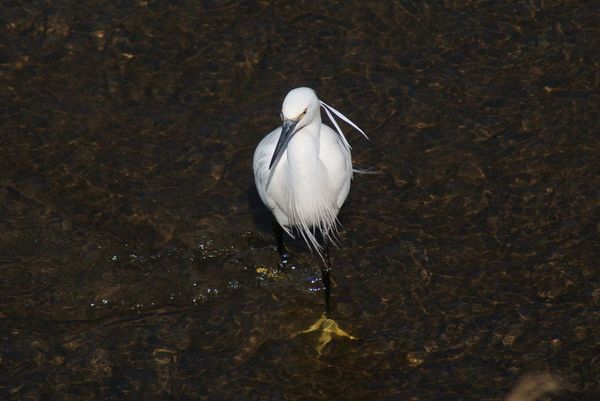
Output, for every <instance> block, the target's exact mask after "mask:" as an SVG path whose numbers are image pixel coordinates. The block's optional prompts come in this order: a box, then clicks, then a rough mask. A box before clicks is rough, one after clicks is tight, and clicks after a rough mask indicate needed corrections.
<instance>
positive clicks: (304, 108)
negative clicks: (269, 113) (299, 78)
mask: <svg viewBox="0 0 600 401" xmlns="http://www.w3.org/2000/svg"><path fill="white" fill-rule="evenodd" d="M319 107H320V105H319V99H318V98H317V94H316V93H315V91H314V90H312V89H310V88H296V89H292V90H291V91H290V92H289V93H288V94H287V96H286V97H285V99H284V100H283V106H282V107H281V120H282V121H283V122H284V123H285V122H286V121H292V122H295V123H296V125H297V126H298V129H299V128H300V127H302V126H303V125H306V124H308V123H309V122H311V121H312V120H313V118H314V116H315V114H316V113H319V112H320V111H319Z"/></svg>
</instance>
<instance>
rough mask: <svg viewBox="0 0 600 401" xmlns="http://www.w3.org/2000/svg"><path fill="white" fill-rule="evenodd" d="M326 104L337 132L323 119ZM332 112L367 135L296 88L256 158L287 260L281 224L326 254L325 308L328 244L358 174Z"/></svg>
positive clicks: (259, 182)
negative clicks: (353, 179) (279, 124)
mask: <svg viewBox="0 0 600 401" xmlns="http://www.w3.org/2000/svg"><path fill="white" fill-rule="evenodd" d="M321 107H323V109H324V110H325V112H326V113H327V115H328V116H329V118H330V119H331V121H332V122H333V125H334V126H335V128H336V131H334V130H333V129H331V128H330V127H329V126H327V125H325V124H323V123H322V122H321V113H320V109H321ZM331 113H334V114H335V115H336V116H338V117H339V118H341V119H342V120H344V121H346V122H347V123H349V124H350V125H352V126H353V127H354V128H356V129H357V130H358V131H360V132H361V133H362V134H363V135H364V136H365V137H367V136H366V134H365V133H364V132H363V131H362V130H361V129H360V128H358V127H357V126H356V125H355V124H354V123H352V122H351V121H350V120H349V119H348V118H346V117H345V116H344V115H342V114H341V113H340V112H339V111H337V110H335V109H334V108H332V107H331V106H328V105H327V104H325V103H324V102H322V101H319V99H318V98H317V95H316V94H315V92H314V91H313V90H312V89H310V88H296V89H293V90H291V91H290V92H289V93H288V94H287V96H286V97H285V100H284V101H283V106H282V109H281V120H282V122H283V124H282V126H281V127H279V128H276V129H275V130H273V131H272V132H271V133H269V134H268V135H267V136H266V137H264V138H263V140H262V141H261V142H260V143H259V144H258V146H257V148H256V151H255V152H254V161H253V169H254V180H255V183H256V189H257V190H258V194H259V195H260V198H261V199H262V201H263V203H264V204H265V205H266V206H267V207H268V208H269V209H270V210H271V212H272V213H273V215H274V216H275V219H276V221H277V223H278V224H274V228H275V234H276V238H277V249H278V251H279V255H280V257H281V259H282V263H283V264H284V265H285V264H286V263H287V253H286V251H285V248H284V246H283V240H282V234H283V233H282V229H283V230H285V231H286V232H287V233H288V234H289V235H290V236H292V237H293V232H294V230H295V231H296V232H298V233H299V234H300V236H302V238H303V239H304V240H305V241H306V243H307V245H308V246H309V248H313V249H315V250H316V251H317V252H318V253H319V255H320V256H321V258H322V259H323V262H324V267H322V268H321V272H322V275H323V285H324V287H325V302H326V309H328V308H329V294H330V279H329V272H330V270H331V263H330V261H329V253H328V243H329V242H330V241H332V240H335V238H336V235H337V225H338V219H337V215H338V212H339V211H340V208H341V207H342V205H343V203H344V201H345V200H346V197H347V196H348V192H349V191H350V181H351V179H352V173H353V169H352V157H351V153H350V145H349V144H348V141H347V140H346V138H345V137H344V134H343V133H342V130H341V129H340V127H339V125H338V124H337V122H336V121H335V119H334V118H333V116H332V114H331ZM367 139H368V138H367ZM319 234H320V236H321V237H322V239H323V244H320V243H319V240H318V236H319Z"/></svg>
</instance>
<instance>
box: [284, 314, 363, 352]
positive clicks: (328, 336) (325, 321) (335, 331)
mask: <svg viewBox="0 0 600 401" xmlns="http://www.w3.org/2000/svg"><path fill="white" fill-rule="evenodd" d="M319 329H321V335H320V336H319V339H318V340H317V346H316V347H315V349H316V350H317V353H319V354H321V351H323V348H325V346H326V345H327V344H328V343H329V342H330V341H331V340H332V338H333V337H334V336H339V337H347V338H349V339H351V340H356V337H353V336H351V335H350V334H348V333H346V332H345V331H344V330H342V329H340V326H338V324H337V322H336V321H335V320H333V319H329V318H327V315H325V314H322V315H321V317H320V318H319V319H318V320H317V321H316V322H315V323H313V325H312V326H310V327H309V328H308V329H306V330H302V331H299V332H298V333H296V334H294V335H293V336H292V337H295V336H297V335H298V334H305V333H310V332H312V331H317V330H319Z"/></svg>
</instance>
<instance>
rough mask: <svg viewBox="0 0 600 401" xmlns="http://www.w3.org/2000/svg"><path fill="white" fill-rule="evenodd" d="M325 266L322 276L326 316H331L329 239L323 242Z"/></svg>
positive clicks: (322, 269) (322, 268)
mask: <svg viewBox="0 0 600 401" xmlns="http://www.w3.org/2000/svg"><path fill="white" fill-rule="evenodd" d="M323 252H324V255H323V262H324V263H323V265H322V266H321V275H322V277H323V287H324V288H325V314H326V315H329V313H330V312H331V305H330V304H329V298H331V277H330V275H329V274H330V272H331V260H330V259H329V241H327V238H325V239H324V240H323Z"/></svg>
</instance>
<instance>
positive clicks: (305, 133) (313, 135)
mask: <svg viewBox="0 0 600 401" xmlns="http://www.w3.org/2000/svg"><path fill="white" fill-rule="evenodd" d="M320 133H321V119H320V118H319V119H317V118H315V119H314V120H313V121H311V122H310V124H307V125H305V126H304V127H302V129H300V130H299V131H298V132H296V133H295V134H294V136H293V137H292V139H291V140H290V143H289V144H288V149H287V157H288V162H289V163H290V164H291V165H292V167H296V168H302V167H303V166H306V165H307V164H313V162H315V161H316V160H317V159H318V158H319V141H320Z"/></svg>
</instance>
